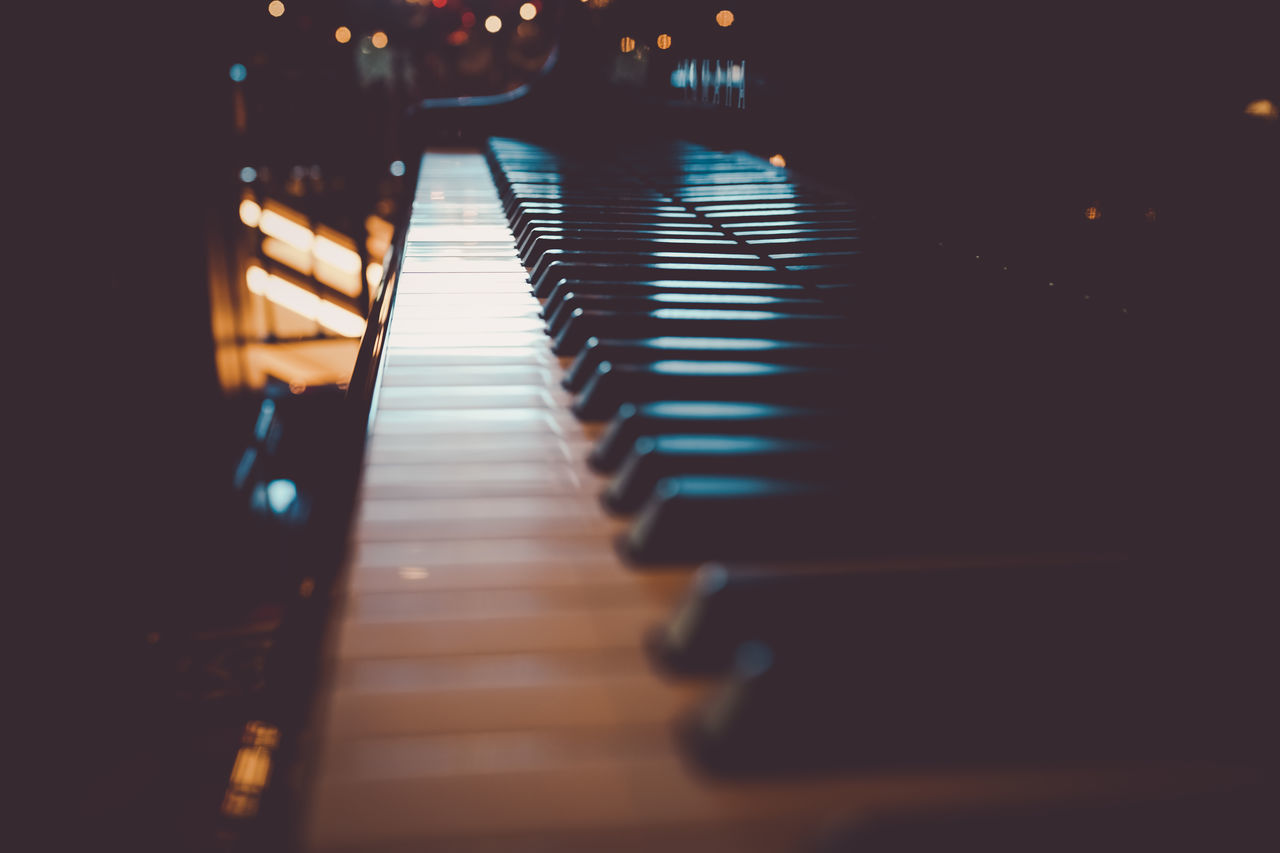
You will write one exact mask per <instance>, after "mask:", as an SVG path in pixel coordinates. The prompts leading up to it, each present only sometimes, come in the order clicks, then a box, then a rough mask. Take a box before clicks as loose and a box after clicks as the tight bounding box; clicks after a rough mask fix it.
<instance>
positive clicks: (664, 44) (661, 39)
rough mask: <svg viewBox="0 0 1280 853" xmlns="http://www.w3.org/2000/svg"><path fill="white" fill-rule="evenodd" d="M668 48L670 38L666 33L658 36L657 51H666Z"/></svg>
mask: <svg viewBox="0 0 1280 853" xmlns="http://www.w3.org/2000/svg"><path fill="white" fill-rule="evenodd" d="M669 47H671V36H669V35H667V34H666V33H663V34H662V35H660V36H658V50H666V49H667V48H669Z"/></svg>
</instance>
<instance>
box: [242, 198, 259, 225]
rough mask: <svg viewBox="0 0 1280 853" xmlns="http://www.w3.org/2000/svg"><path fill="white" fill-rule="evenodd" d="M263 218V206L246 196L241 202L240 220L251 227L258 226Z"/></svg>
mask: <svg viewBox="0 0 1280 853" xmlns="http://www.w3.org/2000/svg"><path fill="white" fill-rule="evenodd" d="M261 219H262V208H261V207H260V206H259V205H258V203H257V202H256V201H254V200H253V199H251V198H246V199H243V200H241V202H240V221H241V222H243V223H244V224H245V225H248V226H249V227H250V228H257V227H258V222H259V221H260V220H261Z"/></svg>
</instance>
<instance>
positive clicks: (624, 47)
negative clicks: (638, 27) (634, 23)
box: [618, 36, 636, 53]
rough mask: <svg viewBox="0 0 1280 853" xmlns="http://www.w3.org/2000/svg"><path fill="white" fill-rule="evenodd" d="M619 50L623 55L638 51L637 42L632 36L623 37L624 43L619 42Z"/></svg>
mask: <svg viewBox="0 0 1280 853" xmlns="http://www.w3.org/2000/svg"><path fill="white" fill-rule="evenodd" d="M618 49H619V50H621V51H622V52H623V53H630V52H631V51H633V50H635V49H636V40H635V39H633V38H632V37H631V36H623V37H622V41H620V42H618Z"/></svg>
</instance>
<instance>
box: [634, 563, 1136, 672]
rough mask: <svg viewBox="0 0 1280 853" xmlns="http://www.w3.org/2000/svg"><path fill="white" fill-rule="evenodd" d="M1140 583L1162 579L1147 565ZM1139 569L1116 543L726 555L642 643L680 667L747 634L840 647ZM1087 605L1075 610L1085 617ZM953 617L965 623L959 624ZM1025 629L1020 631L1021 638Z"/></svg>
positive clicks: (1047, 598) (730, 648) (727, 654)
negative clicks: (861, 557) (776, 559)
mask: <svg viewBox="0 0 1280 853" xmlns="http://www.w3.org/2000/svg"><path fill="white" fill-rule="evenodd" d="M1147 574H1148V576H1147V577H1145V578H1143V579H1142V582H1144V583H1151V582H1157V583H1158V582H1159V580H1160V579H1161V578H1160V573H1147ZM1135 577H1140V576H1139V575H1138V574H1137V571H1136V570H1135V569H1134V568H1133V567H1131V566H1129V565H1128V564H1127V563H1126V562H1125V561H1124V560H1123V558H1120V557H1118V556H1115V555H1086V554H1081V555H1079V556H1077V557H1074V558H1073V557H1072V556H1071V555H1056V554H1042V555H1025V556H1022V555H1012V556H1009V557H1006V558H1003V559H1001V560H993V559H992V558H989V557H981V556H973V557H969V558H967V559H965V558H947V559H944V560H938V559H934V560H933V561H929V560H922V559H920V558H915V559H913V560H912V561H910V562H903V561H901V560H899V561H897V562H893V561H886V562H881V563H879V564H876V563H871V564H866V563H862V564H858V563H832V564H809V565H804V564H801V565H795V564H786V563H784V564H777V565H761V564H754V565H753V564H724V563H714V564H709V565H706V566H703V567H702V568H700V569H699V570H698V572H697V574H696V576H695V578H694V580H693V582H692V584H690V587H689V590H688V592H687V593H686V595H685V597H684V599H683V600H682V601H681V603H680V605H679V606H678V607H677V608H676V609H675V610H674V611H673V612H672V613H671V615H670V618H669V619H668V620H667V621H666V622H665V623H664V624H663V625H662V626H660V627H658V628H656V629H655V630H654V631H653V632H652V633H651V634H650V637H649V649H650V651H651V652H652V653H653V654H654V655H655V657H656V658H657V659H658V660H659V661H661V662H662V664H663V665H664V666H666V667H667V668H669V669H672V670H674V671H678V672H695V673H701V672H717V671H723V670H725V669H727V668H728V667H729V666H730V664H731V663H732V661H733V655H734V652H735V651H736V650H737V648H738V647H739V646H740V645H742V644H743V643H745V642H748V641H758V642H763V643H765V644H766V645H768V646H769V647H770V648H778V647H785V646H788V645H791V646H795V645H801V646H808V647H810V648H811V649H814V650H816V652H817V653H819V654H827V655H829V654H835V653H836V651H837V650H838V649H843V648H851V646H850V645H849V643H862V642H868V641H869V640H871V639H874V641H875V642H878V643H887V642H888V640H889V638H890V637H892V636H894V635H896V634H899V633H901V632H902V631H903V630H904V629H905V630H906V631H908V632H911V633H913V634H914V635H917V636H923V632H922V631H921V627H922V626H923V625H928V626H929V627H930V629H931V630H936V631H938V632H940V633H949V632H948V631H945V630H944V626H947V625H951V624H952V623H954V622H955V620H956V615H957V614H961V616H960V619H961V620H962V621H966V622H971V621H984V620H986V619H990V618H996V617H998V613H999V611H1003V610H1005V609H1006V608H1009V607H1015V608H1018V609H1020V610H1024V611H1025V610H1028V609H1030V608H1031V607H1033V606H1034V607H1038V608H1039V609H1040V612H1045V608H1046V605H1047V606H1048V612H1047V613H1045V615H1049V613H1061V612H1064V611H1072V610H1076V606H1077V605H1078V604H1079V603H1081V602H1082V600H1083V604H1084V606H1085V607H1086V608H1087V606H1088V603H1089V600H1090V599H1095V600H1108V599H1113V598H1114V596H1115V593H1116V590H1117V589H1120V588H1125V589H1129V590H1132V589H1133V584H1134V582H1135V581H1134V578H1135ZM1087 612H1088V611H1087V609H1084V610H1076V614H1075V615H1073V617H1072V619H1073V620H1076V621H1084V620H1085V618H1086V616H1085V614H1086V613H1087ZM956 627H958V628H959V631H960V634H961V635H963V633H964V627H963V626H962V625H961V626H956ZM1024 639H1025V638H1024Z"/></svg>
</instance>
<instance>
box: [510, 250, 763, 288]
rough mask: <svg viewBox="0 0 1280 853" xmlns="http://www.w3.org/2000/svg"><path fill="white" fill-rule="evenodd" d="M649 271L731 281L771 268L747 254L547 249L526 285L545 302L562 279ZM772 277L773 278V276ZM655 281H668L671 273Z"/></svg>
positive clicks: (621, 275)
mask: <svg viewBox="0 0 1280 853" xmlns="http://www.w3.org/2000/svg"><path fill="white" fill-rule="evenodd" d="M609 268H612V269H613V270H615V271H616V272H615V274H614V276H609V275H601V274H600V272H599V271H600V270H602V269H609ZM650 270H655V271H657V270H668V271H676V270H678V271H679V272H680V276H681V277H682V278H712V279H720V280H722V281H733V280H735V279H736V278H737V277H738V275H739V274H741V273H771V272H773V270H774V267H773V266H772V265H769V264H766V263H764V262H763V261H762V260H761V259H760V257H759V256H758V255H755V254H751V253H748V252H742V251H738V252H732V251H729V252H725V251H719V252H698V251H681V250H678V249H677V250H673V251H655V252H611V253H589V252H566V251H562V250H559V249H550V250H548V251H546V252H543V254H542V257H541V258H539V259H538V262H537V263H536V264H534V265H533V267H532V268H531V269H530V270H529V282H530V284H531V285H532V286H533V292H534V294H535V295H537V296H538V297H542V298H545V297H546V296H548V295H549V294H550V293H551V288H552V287H553V286H554V285H555V283H556V282H558V281H559V280H560V279H562V278H592V277H593V274H594V275H599V276H600V277H601V278H612V277H626V278H638V277H642V276H644V275H645V274H646V273H647V272H648V271H650ZM775 275H776V274H775ZM654 277H655V278H664V277H666V278H670V277H671V272H667V273H666V274H665V276H664V275H663V274H662V273H659V274H658V275H655V276H654Z"/></svg>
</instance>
